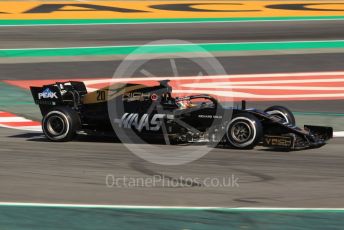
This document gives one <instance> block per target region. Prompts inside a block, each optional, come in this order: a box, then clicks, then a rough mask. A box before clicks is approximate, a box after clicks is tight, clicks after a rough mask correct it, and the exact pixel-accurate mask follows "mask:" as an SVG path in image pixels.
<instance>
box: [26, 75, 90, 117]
mask: <svg viewBox="0 0 344 230" xmlns="http://www.w3.org/2000/svg"><path fill="white" fill-rule="evenodd" d="M30 90H31V94H32V97H33V99H34V101H35V104H37V105H39V107H40V109H41V112H42V114H43V115H44V114H45V113H46V111H47V110H48V109H50V108H51V107H52V106H57V105H70V106H75V107H76V106H78V105H79V104H80V99H81V96H83V95H85V94H87V89H86V86H85V84H84V83H83V82H76V81H68V82H56V83H55V84H50V85H43V86H42V87H37V86H31V87H30Z"/></svg>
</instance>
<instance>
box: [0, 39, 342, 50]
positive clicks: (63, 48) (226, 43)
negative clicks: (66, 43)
mask: <svg viewBox="0 0 344 230" xmlns="http://www.w3.org/2000/svg"><path fill="white" fill-rule="evenodd" d="M309 42H314V43H323V42H344V40H307V41H299V40H296V41H271V42H206V43H195V44H193V43H192V44H184V43H182V44H180V43H176V44H153V45H145V44H137V45H118V46H76V47H73V46H71V47H51V48H45V47H42V48H13V49H0V51H12V50H65V49H99V48H127V47H128V48H133V47H137V46H147V47H169V46H202V45H242V44H245V45H250V44H270V43H276V44H284V43H309Z"/></svg>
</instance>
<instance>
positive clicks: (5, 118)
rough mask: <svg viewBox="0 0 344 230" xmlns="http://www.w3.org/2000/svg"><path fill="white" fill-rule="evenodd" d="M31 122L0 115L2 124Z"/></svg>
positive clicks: (21, 118)
mask: <svg viewBox="0 0 344 230" xmlns="http://www.w3.org/2000/svg"><path fill="white" fill-rule="evenodd" d="M27 121H31V120H28V119H26V118H23V117H1V114H0V122H27Z"/></svg>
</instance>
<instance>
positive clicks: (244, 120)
mask: <svg viewBox="0 0 344 230" xmlns="http://www.w3.org/2000/svg"><path fill="white" fill-rule="evenodd" d="M226 137H227V141H228V143H229V145H230V146H231V147H233V148H236V149H252V148H254V147H255V146H256V145H257V144H258V143H259V142H260V141H261V139H262V137H263V127H262V124H261V122H260V121H259V120H258V119H257V118H256V117H255V116H253V115H251V114H238V115H236V116H235V117H234V118H233V119H232V120H231V121H230V122H229V124H228V125H227V129H226Z"/></svg>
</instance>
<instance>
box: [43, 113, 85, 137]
mask: <svg viewBox="0 0 344 230" xmlns="http://www.w3.org/2000/svg"><path fill="white" fill-rule="evenodd" d="M79 128H80V117H79V115H78V113H77V112H76V111H75V110H73V109H72V108H70V107H62V106H61V107H56V108H53V109H51V110H50V111H49V112H48V113H47V114H46V115H45V116H44V117H43V120H42V129H43V132H44V135H45V136H46V137H47V138H48V139H49V140H51V141H55V142H63V141H71V140H72V139H73V138H74V137H75V135H76V131H77V130H78V129H79Z"/></svg>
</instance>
